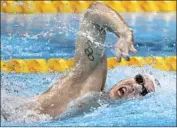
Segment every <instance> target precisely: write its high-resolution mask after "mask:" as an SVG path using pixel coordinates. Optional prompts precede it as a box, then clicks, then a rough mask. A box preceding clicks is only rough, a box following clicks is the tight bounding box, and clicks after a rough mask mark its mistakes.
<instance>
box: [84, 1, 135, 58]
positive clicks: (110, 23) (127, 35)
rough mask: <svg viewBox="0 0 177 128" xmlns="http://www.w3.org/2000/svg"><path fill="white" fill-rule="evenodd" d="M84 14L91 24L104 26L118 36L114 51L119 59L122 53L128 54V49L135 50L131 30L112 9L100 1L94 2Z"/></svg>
mask: <svg viewBox="0 0 177 128" xmlns="http://www.w3.org/2000/svg"><path fill="white" fill-rule="evenodd" d="M85 16H86V18H88V19H89V20H91V21H92V22H93V24H96V25H99V26H100V27H103V28H106V29H107V30H108V31H110V32H113V33H115V34H116V35H117V36H118V37H119V41H118V43H116V47H117V49H116V52H117V57H118V58H119V59H120V58H121V56H122V55H123V56H124V57H125V56H128V52H129V50H130V51H132V52H136V49H135V48H134V46H133V31H132V30H131V29H130V28H129V27H128V25H127V24H126V23H125V21H124V20H123V18H122V17H121V16H120V15H119V14H118V13H117V12H115V11H114V10H113V9H111V8H110V7H108V6H106V5H104V4H102V3H98V2H94V3H93V4H91V6H90V7H89V9H88V10H87V12H86V14H85ZM118 47H119V48H118Z"/></svg>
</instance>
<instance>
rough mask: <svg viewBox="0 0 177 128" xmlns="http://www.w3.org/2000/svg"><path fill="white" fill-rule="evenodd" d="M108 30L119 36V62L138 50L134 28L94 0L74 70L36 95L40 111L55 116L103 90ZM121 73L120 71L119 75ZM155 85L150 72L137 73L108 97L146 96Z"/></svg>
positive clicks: (84, 22) (83, 27)
mask: <svg viewBox="0 0 177 128" xmlns="http://www.w3.org/2000/svg"><path fill="white" fill-rule="evenodd" d="M106 31H110V32H112V33H114V34H116V36H117V37H119V40H118V41H117V43H116V45H115V51H116V57H117V61H121V57H124V58H125V59H126V60H127V61H128V60H129V52H134V53H135V52H136V49H135V48H134V45H133V31H132V30H131V29H130V28H129V27H128V25H127V24H126V23H125V21H124V20H123V18H122V17H121V16H120V15H119V14H118V13H117V12H115V11H114V10H113V9H111V8H110V7H108V6H107V5H104V4H102V3H99V2H93V3H92V4H91V5H90V6H89V8H88V9H87V11H86V12H85V14H84V16H83V19H82V21H81V23H80V30H79V33H78V35H77V40H76V53H75V66H74V68H73V69H72V71H71V72H70V73H69V74H68V75H66V76H64V77H62V78H60V79H58V80H57V81H56V83H55V84H54V85H53V86H52V87H51V88H49V89H48V90H47V91H46V92H44V93H43V94H41V95H39V96H37V97H36V100H35V104H36V106H37V108H36V109H37V110H39V111H40V113H43V114H49V115H50V116H52V117H57V116H59V115H61V114H62V113H63V112H64V111H65V110H66V108H67V106H68V104H69V103H70V102H71V101H73V100H76V99H77V98H79V97H82V96H84V95H85V94H87V93H90V92H104V88H105V82H106V76H107V61H106V60H107V59H106V55H105V47H104V42H105V38H106ZM120 75H121V74H120ZM154 91H155V87H154V83H153V80H152V78H151V77H150V76H149V75H141V74H139V75H135V76H134V77H132V78H127V79H124V80H121V81H120V82H118V83H117V84H116V85H114V86H113V87H112V88H111V89H110V90H109V91H108V92H106V93H105V94H106V96H107V97H108V98H110V99H113V100H117V99H122V98H125V99H126V98H131V97H136V96H145V95H146V94H148V93H149V92H154Z"/></svg>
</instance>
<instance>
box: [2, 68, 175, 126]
mask: <svg viewBox="0 0 177 128" xmlns="http://www.w3.org/2000/svg"><path fill="white" fill-rule="evenodd" d="M139 73H140V74H141V73H142V74H151V75H153V76H154V77H155V78H156V79H157V80H158V81H159V82H160V83H161V87H159V88H157V89H156V92H155V93H150V94H148V95H146V96H145V97H143V98H140V99H131V100H128V101H124V102H117V101H115V102H111V104H110V103H108V102H103V100H101V99H100V98H99V96H100V95H99V94H90V96H89V95H88V96H84V97H81V98H80V99H79V100H77V101H73V103H71V104H70V107H68V111H67V114H69V115H68V116H66V115H67V114H66V115H65V118H63V119H62V120H61V118H60V119H57V120H55V121H52V122H50V120H51V117H49V116H48V115H40V114H38V112H37V111H33V110H30V109H29V106H25V105H24V104H25V103H26V102H28V103H29V102H31V101H32V99H31V98H30V97H33V96H35V95H37V94H41V93H42V92H44V91H45V90H46V89H48V88H49V87H51V86H52V83H53V82H55V80H56V79H57V78H58V77H61V76H62V75H63V74H53V73H48V74H26V75H25V74H23V75H19V74H9V73H3V74H2V102H1V103H3V104H2V105H3V106H2V108H3V109H4V110H3V111H4V113H5V115H6V116H5V117H4V116H2V115H1V116H2V121H3V124H4V125H8V122H7V121H6V120H7V119H8V121H9V122H11V123H12V122H13V123H14V124H15V125H18V124H20V125H27V124H28V125H30V126H39V125H40V126H44V125H45V126H51V125H55V126H56V125H57V126H142V125H143V126H159V125H160V126H174V125H175V115H176V114H175V112H176V111H175V110H176V74H175V72H167V71H161V70H158V69H153V68H152V67H150V66H146V67H142V68H139V67H131V66H129V67H126V66H119V67H116V68H114V69H112V70H109V71H108V75H107V81H106V91H107V90H109V89H110V88H111V87H112V86H113V85H114V84H116V83H117V82H119V81H120V80H122V79H124V78H127V77H132V76H135V75H136V74H139ZM6 89H9V90H10V91H9V92H7V91H6ZM14 90H18V92H16V93H14ZM86 97H87V98H86ZM80 102H82V103H83V104H85V105H86V106H85V108H84V109H81V110H80V109H77V105H78V104H79V103H80ZM89 102H90V105H88V103H89ZM93 102H94V103H93ZM87 105H88V106H87ZM19 106H20V107H19ZM15 108H17V109H15ZM17 113H18V114H17ZM7 115H8V116H7ZM66 117H67V118H66ZM162 117H164V118H162ZM5 118H7V119H5ZM127 120H129V121H127ZM130 120H131V121H130ZM152 120H153V121H152ZM73 122H74V123H73ZM84 122H87V123H84ZM108 122H109V123H108ZM164 122H166V123H165V124H164ZM100 124H101V125H100Z"/></svg>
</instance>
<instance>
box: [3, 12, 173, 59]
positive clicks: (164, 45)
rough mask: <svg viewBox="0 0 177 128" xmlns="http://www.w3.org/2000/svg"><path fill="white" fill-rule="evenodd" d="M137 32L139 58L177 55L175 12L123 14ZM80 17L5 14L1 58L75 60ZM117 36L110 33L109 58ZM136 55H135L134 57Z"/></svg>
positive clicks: (112, 54) (108, 35) (135, 34)
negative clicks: (73, 58)
mask: <svg viewBox="0 0 177 128" xmlns="http://www.w3.org/2000/svg"><path fill="white" fill-rule="evenodd" d="M121 15H122V16H123V18H124V19H125V21H126V22H127V23H128V25H129V26H130V27H131V28H132V29H133V31H134V43H135V47H136V49H137V50H138V53H136V56H170V55H176V14H175V13H166V14H163V13H160V14H159V13H153V14H152V13H150V14H149V13H145V14H144V13H143V14H141V13H137V14H136V13H134V14H131V13H121ZM81 17H82V15H81V14H80V15H79V14H51V15H47V14H40V15H39V14H38V15H25V14H23V15H22V14H21V15H10V14H2V15H1V49H2V50H1V57H2V59H3V60H4V59H11V58H45V59H49V58H71V57H74V52H75V40H76V36H77V32H78V29H79V22H80V18H81ZM116 41H117V37H116V36H115V35H114V34H112V33H108V34H107V38H106V53H107V57H111V56H114V55H115V54H114V49H113V48H110V47H111V46H114V44H115V43H116ZM131 55H132V56H134V55H135V54H131Z"/></svg>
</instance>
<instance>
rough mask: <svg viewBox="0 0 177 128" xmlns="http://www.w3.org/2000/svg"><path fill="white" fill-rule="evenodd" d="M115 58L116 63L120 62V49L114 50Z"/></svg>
mask: <svg viewBox="0 0 177 128" xmlns="http://www.w3.org/2000/svg"><path fill="white" fill-rule="evenodd" d="M116 57H117V61H118V62H120V61H121V51H120V49H117V50H116Z"/></svg>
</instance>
